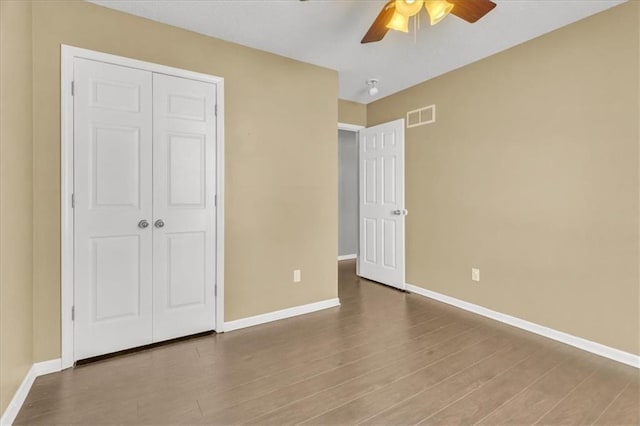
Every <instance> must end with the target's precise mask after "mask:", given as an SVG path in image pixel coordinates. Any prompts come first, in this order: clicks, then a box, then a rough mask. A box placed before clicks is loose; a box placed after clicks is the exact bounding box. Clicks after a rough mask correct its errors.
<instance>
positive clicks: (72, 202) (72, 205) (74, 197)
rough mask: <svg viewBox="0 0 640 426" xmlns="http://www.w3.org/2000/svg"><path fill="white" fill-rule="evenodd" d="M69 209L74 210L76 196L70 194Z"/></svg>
mask: <svg viewBox="0 0 640 426" xmlns="http://www.w3.org/2000/svg"><path fill="white" fill-rule="evenodd" d="M71 208H72V209H75V208H76V194H71Z"/></svg>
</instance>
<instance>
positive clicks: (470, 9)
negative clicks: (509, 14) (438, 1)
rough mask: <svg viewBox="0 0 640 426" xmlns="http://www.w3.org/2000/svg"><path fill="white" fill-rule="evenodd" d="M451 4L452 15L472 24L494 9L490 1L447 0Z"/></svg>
mask: <svg viewBox="0 0 640 426" xmlns="http://www.w3.org/2000/svg"><path fill="white" fill-rule="evenodd" d="M448 1H449V3H453V5H454V6H453V9H452V10H451V14H452V15H456V16H457V17H458V18H462V19H464V20H465V21H467V22H471V23H474V22H476V21H477V20H478V19H480V18H482V17H483V16H484V15H486V14H487V13H489V12H491V10H492V9H493V8H494V7H496V4H495V3H494V2H492V1H490V0H448Z"/></svg>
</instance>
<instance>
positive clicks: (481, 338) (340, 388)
mask: <svg viewBox="0 0 640 426" xmlns="http://www.w3.org/2000/svg"><path fill="white" fill-rule="evenodd" d="M452 334H453V333H452ZM434 337H435V336H434ZM490 337H491V334H490V333H489V332H488V331H487V330H479V329H471V330H469V329H467V330H465V331H463V332H462V333H460V334H458V335H456V336H455V337H453V338H450V339H448V340H443V341H442V342H441V343H439V342H438V340H439V339H437V338H434V339H432V343H433V346H431V347H429V348H426V349H424V350H423V351H421V352H416V353H412V354H410V355H409V356H407V357H405V358H398V359H397V360H396V361H397V362H394V363H392V364H390V365H388V366H386V367H384V368H381V369H379V370H377V371H373V372H371V373H370V374H366V375H362V376H359V377H356V378H355V379H352V380H349V381H347V382H344V383H341V384H339V385H337V386H335V387H332V388H329V389H326V390H323V391H320V392H318V393H316V394H313V395H311V396H308V397H306V398H304V399H301V400H297V401H295V402H292V403H290V404H287V405H285V406H284V407H281V408H279V409H277V410H275V411H272V412H270V413H267V414H265V415H262V416H260V417H257V418H255V419H252V420H251V421H250V422H249V423H251V424H277V425H288V424H297V423H301V422H303V421H305V420H307V419H310V418H312V417H316V416H317V415H320V414H322V413H324V412H326V411H328V410H330V409H332V408H334V407H336V406H339V405H342V404H343V403H344V401H345V400H350V399H354V398H357V397H359V396H361V395H366V394H368V393H370V392H373V391H375V390H378V389H380V388H382V387H384V386H385V385H387V384H389V383H392V382H394V381H397V380H399V379H401V378H403V377H406V376H408V375H411V374H416V373H417V372H419V371H420V370H422V369H425V368H428V367H429V366H432V365H434V364H436V363H438V362H439V361H442V360H446V359H448V358H449V357H450V356H453V355H454V354H456V353H458V352H460V351H463V350H464V349H470V348H473V349H472V350H474V351H481V350H482V345H483V344H484V346H485V347H487V348H489V345H490V344H491V343H492V341H489V340H490ZM489 350H490V349H489Z"/></svg>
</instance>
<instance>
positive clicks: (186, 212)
mask: <svg viewBox="0 0 640 426" xmlns="http://www.w3.org/2000/svg"><path fill="white" fill-rule="evenodd" d="M215 105H216V86H215V85H214V84H212V83H204V82H199V81H193V80H187V79H183V78H179V77H172V76H168V75H162V74H154V75H153V121H154V144H153V159H154V169H153V185H154V191H153V192H154V195H153V210H154V230H153V231H154V233H153V256H154V267H153V282H154V308H153V311H154V318H153V324H154V326H153V338H154V341H160V340H166V339H170V338H174V337H178V336H185V335H188V334H193V333H198V332H202V331H208V330H213V329H214V328H215V298H214V286H215V259H216V257H215V214H216V211H215V204H214V203H215V201H214V197H215V188H216V181H215V179H216V172H215V165H216V158H215V154H216V149H215V148H216V145H215V144H216V140H215V135H216V128H215V125H216V124H215V123H216V121H215V120H216V118H215Z"/></svg>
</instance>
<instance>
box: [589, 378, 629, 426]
mask: <svg viewBox="0 0 640 426" xmlns="http://www.w3.org/2000/svg"><path fill="white" fill-rule="evenodd" d="M639 382H640V380H638V379H636V380H634V381H633V382H631V383H629V385H628V386H627V387H626V388H625V389H623V391H622V392H621V393H620V395H618V396H617V397H616V399H615V400H614V401H612V403H611V405H609V407H607V409H606V410H605V411H604V412H603V413H602V415H600V417H599V418H598V419H596V421H595V422H594V423H593V424H595V425H626V426H631V425H634V426H637V425H640V383H639Z"/></svg>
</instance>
